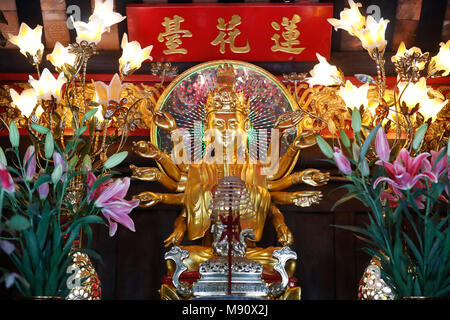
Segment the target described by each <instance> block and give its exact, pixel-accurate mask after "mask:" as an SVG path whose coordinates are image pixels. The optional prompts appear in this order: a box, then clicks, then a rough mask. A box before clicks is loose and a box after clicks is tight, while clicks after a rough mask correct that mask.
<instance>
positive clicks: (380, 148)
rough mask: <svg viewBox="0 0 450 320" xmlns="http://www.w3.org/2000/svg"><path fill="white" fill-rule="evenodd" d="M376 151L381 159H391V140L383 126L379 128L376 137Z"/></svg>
mask: <svg viewBox="0 0 450 320" xmlns="http://www.w3.org/2000/svg"><path fill="white" fill-rule="evenodd" d="M375 151H376V152H377V154H378V157H379V158H380V160H381V161H386V162H387V161H389V156H390V153H391V150H390V149H389V142H388V140H387V137H386V134H385V133H384V130H383V128H380V129H378V132H377V135H376V137H375Z"/></svg>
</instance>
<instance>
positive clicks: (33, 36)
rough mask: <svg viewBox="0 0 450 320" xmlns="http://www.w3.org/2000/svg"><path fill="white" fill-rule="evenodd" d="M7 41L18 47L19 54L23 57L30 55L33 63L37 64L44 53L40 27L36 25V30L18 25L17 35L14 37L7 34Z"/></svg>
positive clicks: (23, 24) (24, 24) (25, 25)
mask: <svg viewBox="0 0 450 320" xmlns="http://www.w3.org/2000/svg"><path fill="white" fill-rule="evenodd" d="M8 36H9V41H10V42H11V43H13V44H15V45H16V46H18V47H19V49H20V53H21V54H23V55H24V56H27V54H29V55H31V56H32V57H33V59H37V60H35V61H34V62H35V63H39V62H40V60H41V57H42V52H44V45H43V44H42V41H41V38H42V26H41V25H37V26H36V28H34V29H31V28H30V27H29V26H28V25H27V24H26V23H24V22H22V23H21V24H20V29H19V34H18V35H17V36H14V35H12V34H8Z"/></svg>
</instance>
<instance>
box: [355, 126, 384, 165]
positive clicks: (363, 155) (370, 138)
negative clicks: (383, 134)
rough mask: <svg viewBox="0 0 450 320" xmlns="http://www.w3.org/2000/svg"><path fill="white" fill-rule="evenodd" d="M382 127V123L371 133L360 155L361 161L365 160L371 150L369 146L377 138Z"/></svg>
mask: <svg viewBox="0 0 450 320" xmlns="http://www.w3.org/2000/svg"><path fill="white" fill-rule="evenodd" d="M380 126H381V122H380V123H379V124H378V125H377V126H376V127H375V128H374V129H373V130H372V131H371V132H370V134H369V136H368V137H367V139H366V140H365V141H364V144H363V146H362V148H361V154H360V155H359V157H360V158H361V159H363V158H364V157H365V156H366V153H367V150H369V146H370V145H371V143H372V141H373V139H374V138H375V136H376V134H377V131H378V129H380Z"/></svg>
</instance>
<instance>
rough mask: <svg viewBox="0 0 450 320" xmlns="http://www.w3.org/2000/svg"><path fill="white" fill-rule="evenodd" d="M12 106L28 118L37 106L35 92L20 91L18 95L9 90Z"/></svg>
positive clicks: (31, 90)
mask: <svg viewBox="0 0 450 320" xmlns="http://www.w3.org/2000/svg"><path fill="white" fill-rule="evenodd" d="M9 93H10V95H11V99H12V102H13V104H14V105H15V106H16V107H17V108H18V109H19V110H20V112H21V113H22V114H23V115H24V116H25V117H29V116H30V115H31V113H32V112H33V110H34V107H35V106H36V104H37V96H36V91H34V89H33V88H31V89H25V90H22V92H21V93H20V94H18V93H17V91H16V90H14V89H9Z"/></svg>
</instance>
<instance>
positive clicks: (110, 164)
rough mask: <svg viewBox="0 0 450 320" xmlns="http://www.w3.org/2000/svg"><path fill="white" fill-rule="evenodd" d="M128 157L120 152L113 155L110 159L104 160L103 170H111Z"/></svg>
mask: <svg viewBox="0 0 450 320" xmlns="http://www.w3.org/2000/svg"><path fill="white" fill-rule="evenodd" d="M127 156H128V152H127V151H122V152H119V153H116V154H113V155H112V156H111V157H109V158H108V160H106V162H105V164H104V167H105V169H111V168H114V167H115V166H117V165H119V164H120V163H121V162H122V161H123V160H125V158H126V157H127Z"/></svg>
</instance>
